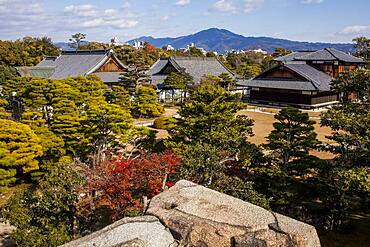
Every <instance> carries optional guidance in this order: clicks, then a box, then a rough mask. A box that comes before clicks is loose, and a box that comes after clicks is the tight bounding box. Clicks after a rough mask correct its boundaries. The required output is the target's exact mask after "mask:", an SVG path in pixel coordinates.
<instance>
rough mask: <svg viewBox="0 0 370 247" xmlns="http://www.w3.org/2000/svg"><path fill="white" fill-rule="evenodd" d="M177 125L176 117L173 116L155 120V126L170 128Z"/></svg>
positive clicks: (157, 127)
mask: <svg viewBox="0 0 370 247" xmlns="http://www.w3.org/2000/svg"><path fill="white" fill-rule="evenodd" d="M174 127H176V119H175V118H173V117H160V118H157V119H156V120H154V128H156V129H163V130H169V129H173V128H174Z"/></svg>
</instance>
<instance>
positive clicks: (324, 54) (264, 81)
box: [238, 48, 364, 108]
mask: <svg viewBox="0 0 370 247" xmlns="http://www.w3.org/2000/svg"><path fill="white" fill-rule="evenodd" d="M275 61H276V62H278V65H277V66H275V67H273V68H271V69H269V70H267V71H265V72H263V73H262V74H260V75H259V76H257V77H255V78H254V79H252V80H249V81H244V82H239V83H238V84H240V85H243V86H247V87H248V88H249V89H250V96H249V100H250V101H251V102H255V103H266V104H274V105H275V104H276V105H294V106H298V107H302V108H316V107H323V106H327V105H331V104H335V103H338V100H339V97H340V96H339V94H338V92H336V91H332V90H331V88H330V84H331V81H332V80H333V79H334V78H337V77H338V75H339V73H340V72H343V71H351V70H354V69H356V68H358V67H359V66H361V65H363V64H364V61H363V60H362V59H360V58H357V57H354V56H352V55H349V54H347V53H344V52H342V51H339V50H336V49H333V48H327V49H322V50H318V51H306V52H294V53H291V54H289V55H286V56H283V57H279V58H277V59H275Z"/></svg>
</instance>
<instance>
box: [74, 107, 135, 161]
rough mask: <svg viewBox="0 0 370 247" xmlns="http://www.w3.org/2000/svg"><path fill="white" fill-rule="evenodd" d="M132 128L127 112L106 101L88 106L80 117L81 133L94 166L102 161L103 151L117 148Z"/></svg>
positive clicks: (130, 118) (129, 115)
mask: <svg viewBox="0 0 370 247" xmlns="http://www.w3.org/2000/svg"><path fill="white" fill-rule="evenodd" d="M131 127H132V117H131V114H130V112H129V111H128V110H126V109H124V108H122V107H120V106H119V105H116V104H109V103H107V102H106V101H97V102H94V103H93V104H91V105H89V106H88V108H87V111H86V112H85V113H84V114H83V116H82V121H81V132H82V133H84V136H85V138H86V140H87V141H88V143H86V144H85V145H86V147H87V149H88V150H87V151H88V153H92V154H93V155H92V162H93V164H94V165H96V164H98V163H99V162H100V161H102V160H103V150H104V149H107V148H118V147H119V146H120V144H121V145H122V143H120V141H124V140H125V138H126V134H127V132H128V130H129V129H130V128H131Z"/></svg>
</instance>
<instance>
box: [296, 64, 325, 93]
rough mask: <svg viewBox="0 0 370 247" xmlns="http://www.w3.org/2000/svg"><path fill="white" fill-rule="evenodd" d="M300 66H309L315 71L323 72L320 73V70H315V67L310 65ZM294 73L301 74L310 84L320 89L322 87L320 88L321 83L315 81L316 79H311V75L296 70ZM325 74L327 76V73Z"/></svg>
mask: <svg viewBox="0 0 370 247" xmlns="http://www.w3.org/2000/svg"><path fill="white" fill-rule="evenodd" d="M289 65H292V64H289ZM299 65H307V66H309V67H310V68H312V69H314V70H317V71H318V72H322V71H320V70H318V69H316V68H314V67H312V66H310V65H308V64H299ZM294 71H295V72H296V73H298V74H300V75H301V76H303V77H305V78H306V79H308V80H309V81H310V82H312V83H313V84H314V86H315V87H316V88H318V87H320V86H321V83H319V82H317V81H315V80H314V79H312V78H311V77H310V76H309V75H307V74H306V73H303V72H301V71H296V70H294ZM322 73H324V72H322ZM324 74H325V73H324Z"/></svg>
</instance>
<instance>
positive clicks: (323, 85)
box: [239, 64, 332, 91]
mask: <svg viewBox="0 0 370 247" xmlns="http://www.w3.org/2000/svg"><path fill="white" fill-rule="evenodd" d="M279 66H280V67H285V68H287V69H289V70H291V71H294V72H295V73H297V74H298V75H300V76H301V77H303V78H304V80H302V81H299V80H289V79H286V80H284V79H283V78H277V79H276V80H274V79H271V78H268V79H264V78H262V77H261V75H260V76H257V77H256V78H254V79H252V80H249V81H245V82H240V83H239V84H240V85H244V86H249V87H261V88H276V89H289V90H302V91H330V83H331V80H332V78H331V77H330V76H329V75H327V74H325V73H324V72H321V71H319V70H317V69H315V68H314V67H312V66H310V65H307V64H283V65H279ZM279 66H278V67H279ZM275 68H276V67H275ZM275 68H273V69H275ZM262 75H263V74H262Z"/></svg>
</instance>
